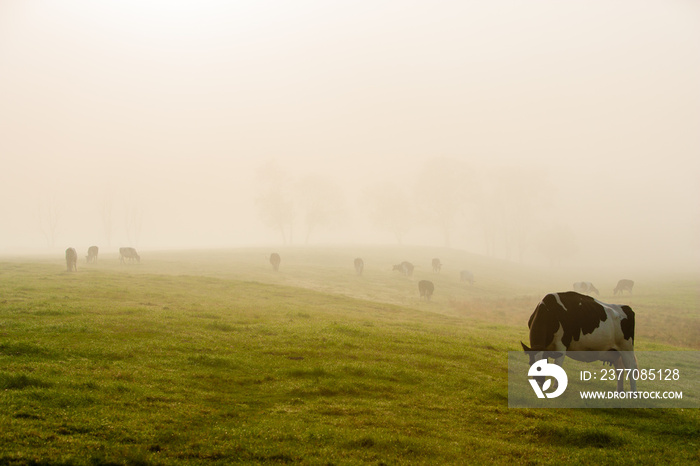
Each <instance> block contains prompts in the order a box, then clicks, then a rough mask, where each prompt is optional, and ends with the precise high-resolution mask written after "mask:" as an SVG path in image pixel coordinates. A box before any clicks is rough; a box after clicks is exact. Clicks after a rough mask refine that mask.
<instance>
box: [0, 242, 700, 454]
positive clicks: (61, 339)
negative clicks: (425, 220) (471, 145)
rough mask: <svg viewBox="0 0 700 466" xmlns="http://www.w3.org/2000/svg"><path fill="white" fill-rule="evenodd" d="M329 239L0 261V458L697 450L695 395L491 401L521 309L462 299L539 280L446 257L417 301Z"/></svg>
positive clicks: (512, 298)
mask: <svg viewBox="0 0 700 466" xmlns="http://www.w3.org/2000/svg"><path fill="white" fill-rule="evenodd" d="M250 254H251V257H252V256H253V255H254V256H256V257H257V255H258V253H257V251H256V252H255V253H250ZM327 256H328V255H327V254H326V255H324V256H323V257H324V258H323V259H322V260H320V259H321V258H320V257H316V258H313V257H312V258H311V259H310V260H309V261H308V263H304V262H303V261H298V262H293V261H291V260H289V258H290V257H293V255H291V254H287V258H288V262H287V264H288V265H287V266H288V267H290V268H293V269H294V270H293V273H292V271H290V270H287V271H284V269H283V273H281V274H277V275H275V274H272V273H271V272H270V271H269V270H267V267H265V265H264V263H263V265H260V264H258V263H257V262H255V261H253V260H252V259H251V262H250V263H248V262H246V261H245V260H239V262H238V263H237V266H236V267H233V268H232V269H231V270H230V271H229V270H228V269H227V268H226V266H225V264H224V262H223V261H222V262H220V263H219V262H217V261H216V260H214V259H213V258H200V261H199V262H197V261H191V260H183V259H182V257H181V256H180V257H170V256H166V255H163V256H162V257H161V258H158V259H157V260H155V259H154V261H153V263H151V264H147V263H145V262H144V264H143V267H139V266H133V267H127V266H119V265H116V264H114V263H112V264H110V263H109V262H108V261H105V263H103V264H97V265H95V266H91V267H86V266H83V267H80V268H79V272H78V273H74V274H70V273H67V272H63V271H62V270H61V268H60V265H61V264H60V262H57V263H46V262H41V261H37V262H32V263H21V262H7V263H3V264H0V425H1V426H2V435H1V436H0V464H42V463H43V464H197V463H221V464H227V463H231V462H241V463H302V464H357V463H370V464H382V463H384V464H449V463H456V464H460V463H481V462H497V463H513V462H516V463H533V464H535V463H553V462H562V461H564V462H567V463H590V462H596V463H600V462H605V463H612V462H618V463H623V464H625V463H632V462H635V463H639V462H641V463H657V462H671V463H687V462H697V461H699V460H700V456H699V454H698V451H699V448H698V440H697V439H698V437H699V434H700V416H699V415H698V412H697V410H526V409H517V410H516V409H508V407H507V351H508V350H515V349H517V345H518V341H519V340H520V339H523V338H524V336H523V335H524V331H523V328H522V325H519V326H515V325H503V324H499V323H496V322H495V321H488V320H487V321H484V320H477V319H475V318H473V316H475V315H477V313H476V312H473V313H472V312H471V311H474V306H473V307H469V303H478V304H479V306H481V307H482V308H488V307H489V303H494V305H495V306H496V307H498V306H500V307H501V308H502V309H503V312H504V313H505V314H504V315H508V316H510V315H511V314H514V313H516V312H517V313H521V312H524V313H525V314H529V312H530V310H529V309H528V310H527V311H521V310H518V311H514V310H512V309H511V307H513V306H514V304H515V303H519V302H524V301H527V300H528V299H529V298H528V297H527V296H528V295H527V294H526V295H519V294H518V293H520V291H524V292H526V293H528V292H532V291H531V290H536V289H537V287H538V286H539V284H538V283H529V282H528V283H526V284H525V285H523V283H524V282H523V281H522V280H520V279H519V278H518V277H517V272H513V271H509V272H504V274H503V276H504V277H511V276H512V277H514V280H513V281H514V282H517V283H518V284H519V285H517V287H511V286H510V285H508V284H507V282H508V280H506V279H504V281H503V282H498V280H496V279H492V278H490V275H489V274H488V273H486V271H484V274H482V275H486V276H485V277H484V278H483V280H482V281H485V282H486V284H485V285H482V286H483V288H480V289H477V290H471V291H469V293H472V294H471V295H468V294H464V295H459V296H458V293H463V292H464V293H467V292H466V291H464V290H463V289H462V288H461V287H462V285H461V284H459V283H457V284H451V283H449V282H448V277H449V275H447V274H446V275H445V277H444V280H445V283H446V284H447V285H449V286H453V287H454V288H453V289H452V291H449V293H453V295H452V296H451V297H449V298H447V297H445V296H436V302H433V303H420V302H419V301H418V299H417V292H416V291H410V290H411V289H412V288H413V287H414V286H415V283H414V282H411V281H408V283H407V280H406V279H405V278H402V277H400V276H398V275H392V274H391V273H390V271H387V270H385V267H383V266H382V267H379V266H377V268H376V270H374V269H373V268H372V267H371V266H370V267H368V271H367V274H366V276H365V277H363V278H358V277H354V276H352V274H344V273H342V272H341V271H340V265H338V264H340V263H343V264H344V261H345V259H346V258H345V256H344V255H339V256H338V255H336V256H334V258H332V259H331V258H328V257H327ZM217 257H218V256H217ZM300 257H301V256H300ZM314 259H316V261H315V260H314ZM389 259H390V258H389V257H386V258H384V260H386V261H387V263H389V264H390V262H389ZM335 261H337V262H338V264H336V262H335ZM113 262H115V261H113ZM365 262H368V260H367V259H365ZM443 262H445V260H444V259H443ZM350 263H351V262H350ZM284 265H285V256H284V255H283V267H284ZM426 268H427V266H426ZM194 269H199V270H194ZM493 272H494V276H496V275H497V274H496V268H494V270H493ZM187 273H191V274H190V275H187ZM420 273H423V274H426V275H427V274H428V271H427V270H421V271H420ZM373 277H374V279H373ZM247 278H249V279H253V280H255V281H249V280H247V281H246V279H247ZM438 278H440V279H443V277H442V275H441V276H440V277H438ZM417 279H418V277H416V280H417ZM358 280H364V282H372V285H371V286H370V287H369V291H361V289H362V287H361V286H360V284H358V283H357V282H358ZM360 283H362V282H360ZM437 283H438V281H437V280H436V285H437ZM502 283H506V284H505V285H504V284H502ZM499 286H501V287H503V289H502V290H500V291H499V289H498V287H499ZM528 286H529V287H530V288H529V289H526V288H527V287H528ZM382 287H383V288H384V289H385V290H384V291H382ZM523 287H524V288H523ZM310 288H311V289H310ZM322 288H330V289H326V290H322ZM445 288H447V289H448V290H449V289H451V288H448V287H443V288H442V289H445ZM440 289H441V288H437V290H440ZM684 289H685V288H684ZM506 290H515V291H514V292H513V293H508V292H506ZM676 291H677V290H676ZM362 293H367V294H372V293H377V294H379V295H380V296H374V298H373V299H369V298H367V297H365V299H358V298H357V297H353V295H356V294H362ZM382 293H384V294H382ZM402 293H406V295H407V296H409V295H408V293H411V295H410V297H401V294H402ZM656 293H659V294H663V290H662V289H660V290H658V291H657V292H654V293H652V294H650V295H649V296H650V297H649V301H650V303H651V302H652V301H653V300H654V299H656V298H655V296H657V294H656ZM502 296H505V298H503V297H502ZM383 298H384V299H383ZM635 299H639V300H642V298H640V297H635ZM401 300H406V301H405V302H404V303H401V302H400V301H401ZM455 303H463V304H461V305H456V304H455ZM464 303H466V304H464ZM644 303H646V301H644ZM639 304H643V303H641V302H640V303H639ZM460 306H463V307H464V308H465V309H462V307H460ZM467 308H468V309H467ZM470 309H471V311H470ZM635 309H636V308H635ZM696 310H697V307H696V308H695V312H694V313H692V312H691V313H690V315H689V318H691V319H692V318H696V316H697V312H696ZM468 311H469V312H468ZM669 312H671V311H669ZM494 320H497V319H494ZM695 322H696V321H695ZM647 349H651V348H647Z"/></svg>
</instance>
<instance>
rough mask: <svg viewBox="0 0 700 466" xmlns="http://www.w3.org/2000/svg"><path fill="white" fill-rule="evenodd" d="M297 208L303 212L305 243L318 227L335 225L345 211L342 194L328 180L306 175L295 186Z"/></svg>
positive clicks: (336, 186)
mask: <svg viewBox="0 0 700 466" xmlns="http://www.w3.org/2000/svg"><path fill="white" fill-rule="evenodd" d="M297 192H298V196H299V197H298V199H299V206H300V208H301V210H303V212H304V223H305V226H306V239H305V240H306V243H307V244H308V242H309V238H310V237H311V234H312V233H313V232H314V231H315V230H316V229H317V228H319V227H330V226H332V225H334V224H337V223H338V222H339V221H340V219H341V218H342V216H343V213H344V211H345V208H344V200H343V195H342V192H341V191H340V188H339V187H338V185H337V184H336V183H333V182H332V181H331V180H330V179H329V178H327V177H322V176H318V175H307V176H305V177H304V178H302V180H301V181H300V182H299V183H298V184H297Z"/></svg>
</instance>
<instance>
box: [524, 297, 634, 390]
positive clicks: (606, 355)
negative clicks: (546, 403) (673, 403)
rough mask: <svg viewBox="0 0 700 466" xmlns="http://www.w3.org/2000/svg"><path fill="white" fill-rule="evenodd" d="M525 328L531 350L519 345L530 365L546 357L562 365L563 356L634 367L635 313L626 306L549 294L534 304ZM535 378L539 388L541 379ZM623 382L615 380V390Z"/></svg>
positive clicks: (631, 383)
mask: <svg viewBox="0 0 700 466" xmlns="http://www.w3.org/2000/svg"><path fill="white" fill-rule="evenodd" d="M527 326H528V327H529V328H530V348H528V347H527V346H525V344H524V343H523V342H520V344H521V345H522V346H523V349H524V350H525V351H527V352H528V355H529V357H530V365H531V366H532V364H533V363H535V362H536V361H539V360H540V359H545V358H548V357H552V358H554V359H555V363H556V364H558V365H560V366H561V364H562V362H563V361H564V356H569V357H570V358H573V359H576V360H578V361H584V362H592V361H603V362H607V363H611V364H614V365H615V369H630V370H634V369H636V368H637V359H636V357H635V355H634V312H633V311H632V309H631V308H630V307H629V306H625V305H619V304H606V303H603V302H600V301H598V300H596V299H594V298H591V297H590V296H586V295H582V294H579V293H576V292H574V291H567V292H565V293H550V294H548V295H547V296H545V297H544V298H543V299H542V301H540V303H539V304H538V305H537V307H536V308H535V312H533V313H532V315H531V316H530V320H529V321H528V323H527ZM571 351H574V352H575V353H571ZM535 379H536V380H537V382H538V383H539V384H540V386H542V384H543V383H544V377H539V378H538V377H536V378H535ZM622 379H624V377H623V378H622ZM622 379H621V380H618V381H617V390H618V391H622V388H623V381H624V380H622ZM629 380H630V388H631V389H632V391H636V390H637V383H636V381H635V380H634V379H633V378H631V377H630V379H629Z"/></svg>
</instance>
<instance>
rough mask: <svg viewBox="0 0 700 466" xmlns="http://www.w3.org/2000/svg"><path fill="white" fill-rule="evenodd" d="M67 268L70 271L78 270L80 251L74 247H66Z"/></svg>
mask: <svg viewBox="0 0 700 466" xmlns="http://www.w3.org/2000/svg"><path fill="white" fill-rule="evenodd" d="M66 268H67V269H68V271H69V272H77V271H78V253H77V252H76V251H75V249H74V248H68V249H66Z"/></svg>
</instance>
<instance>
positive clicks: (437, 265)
mask: <svg viewBox="0 0 700 466" xmlns="http://www.w3.org/2000/svg"><path fill="white" fill-rule="evenodd" d="M440 269H442V263H441V262H440V259H438V258H437V257H436V258H435V259H433V272H439V271H440Z"/></svg>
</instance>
